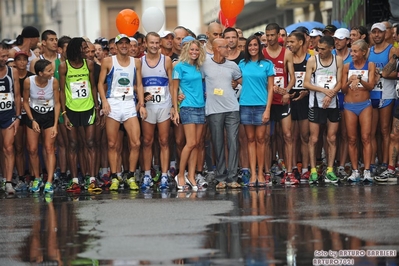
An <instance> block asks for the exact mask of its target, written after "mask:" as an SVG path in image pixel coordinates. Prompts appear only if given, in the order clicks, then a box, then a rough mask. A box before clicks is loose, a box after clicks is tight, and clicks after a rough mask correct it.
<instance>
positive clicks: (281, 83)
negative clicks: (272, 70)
mask: <svg viewBox="0 0 399 266" xmlns="http://www.w3.org/2000/svg"><path fill="white" fill-rule="evenodd" d="M274 85H276V86H277V87H280V88H284V77H274Z"/></svg>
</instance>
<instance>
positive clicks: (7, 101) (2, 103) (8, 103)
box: [0, 93, 14, 111]
mask: <svg viewBox="0 0 399 266" xmlns="http://www.w3.org/2000/svg"><path fill="white" fill-rule="evenodd" d="M13 101H14V99H13V98H12V94H11V93H0V111H8V110H11V109H12V108H13V106H12V103H13Z"/></svg>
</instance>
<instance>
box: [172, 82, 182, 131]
mask: <svg viewBox="0 0 399 266" xmlns="http://www.w3.org/2000/svg"><path fill="white" fill-rule="evenodd" d="M179 85H180V80H179V79H174V80H173V87H172V91H171V96H172V103H173V108H174V109H175V111H174V114H175V116H174V119H173V120H174V121H173V122H174V123H175V124H176V126H177V125H179V113H178V111H177V92H178V90H179Z"/></svg>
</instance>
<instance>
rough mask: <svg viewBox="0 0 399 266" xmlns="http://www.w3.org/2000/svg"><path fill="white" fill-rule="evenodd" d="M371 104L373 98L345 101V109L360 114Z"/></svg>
mask: <svg viewBox="0 0 399 266" xmlns="http://www.w3.org/2000/svg"><path fill="white" fill-rule="evenodd" d="M370 105H371V100H370V99H369V100H366V101H364V102H360V103H346V102H344V109H345V110H348V111H351V112H352V113H354V114H355V115H357V116H359V115H360V114H361V113H362V111H363V110H364V109H366V108H367V107H369V106H370Z"/></svg>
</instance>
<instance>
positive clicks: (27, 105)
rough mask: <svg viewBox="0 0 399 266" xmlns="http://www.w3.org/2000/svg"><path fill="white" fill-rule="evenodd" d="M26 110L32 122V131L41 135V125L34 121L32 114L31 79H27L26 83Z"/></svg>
mask: <svg viewBox="0 0 399 266" xmlns="http://www.w3.org/2000/svg"><path fill="white" fill-rule="evenodd" d="M23 95H24V97H23V98H24V109H25V112H26V115H27V116H28V119H29V120H30V121H32V130H33V131H34V132H36V133H40V127H39V124H38V123H37V122H36V121H35V120H34V119H33V115H32V112H31V110H30V106H29V98H30V79H29V78H27V79H25V81H24V93H23Z"/></svg>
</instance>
